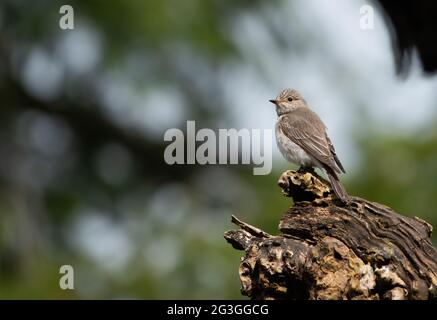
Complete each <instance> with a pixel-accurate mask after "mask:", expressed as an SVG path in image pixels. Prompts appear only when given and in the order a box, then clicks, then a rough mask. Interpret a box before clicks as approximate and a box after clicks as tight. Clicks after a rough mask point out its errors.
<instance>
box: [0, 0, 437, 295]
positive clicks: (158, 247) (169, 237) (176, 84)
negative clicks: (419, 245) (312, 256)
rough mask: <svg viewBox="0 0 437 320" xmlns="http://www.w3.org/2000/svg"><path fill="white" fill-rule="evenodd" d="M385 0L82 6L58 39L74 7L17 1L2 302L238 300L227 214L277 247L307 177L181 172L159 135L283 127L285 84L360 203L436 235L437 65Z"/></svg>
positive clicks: (2, 116) (1, 71)
mask: <svg viewBox="0 0 437 320" xmlns="http://www.w3.org/2000/svg"><path fill="white" fill-rule="evenodd" d="M384 2H385V1H381V3H383V5H382V6H381V5H380V2H366V1H360V0H356V1H349V0H336V1H331V0H294V1H287V0H276V1H269V2H266V1H254V0H250V1H249V0H247V1H221V0H213V1H211V0H209V1H201V0H187V1H177V0H166V1H161V0H147V1H140V0H124V1H118V0H113V1H99V0H94V1H82V2H79V1H71V2H70V3H68V4H70V5H72V7H73V8H74V30H62V29H60V27H59V20H60V18H61V17H62V15H61V14H60V13H59V8H60V7H61V5H63V4H66V3H64V2H61V1H48V0H39V1H37V2H36V1H34V2H31V1H23V0H14V1H12V0H3V1H2V2H1V4H0V103H1V106H0V298H43V299H45V298H49V299H52V298H65V299H78V298H82V299H88V298H97V299H101V298H140V299H173V298H175V299H176V298H179V299H200V298H204V299H223V298H242V296H241V295H240V293H239V287H240V283H239V278H238V265H239V257H240V255H241V252H237V251H236V250H233V249H232V248H231V247H230V246H229V245H228V244H227V243H226V242H225V240H224V239H223V233H224V231H226V230H228V229H231V228H233V226H231V224H230V216H231V214H236V215H237V216H238V217H239V218H241V219H243V220H245V221H247V222H249V223H251V224H253V225H256V226H259V227H262V228H263V229H264V230H266V231H267V232H270V233H276V232H277V223H278V220H279V218H280V216H281V215H282V213H283V212H285V211H286V210H287V208H288V207H289V206H290V204H291V202H290V199H287V198H284V197H283V196H282V195H281V194H280V190H279V188H278V187H277V185H276V182H277V178H278V177H279V175H280V173H281V172H282V171H283V170H286V169H289V168H293V166H292V165H290V164H287V163H286V162H285V161H284V160H283V159H282V157H281V156H280V154H279V152H278V150H277V148H276V145H275V144H274V145H273V148H274V149H273V152H274V163H273V169H274V170H273V172H272V173H271V174H270V175H266V176H253V175H252V167H251V166H238V165H229V166H224V165H215V166H199V165H179V166H168V165H166V164H165V162H164V160H163V151H164V148H165V146H166V145H167V144H168V143H167V142H164V140H163V135H164V132H165V130H167V129H168V128H172V127H176V128H181V129H182V130H184V131H185V126H186V121H187V120H195V121H196V126H197V128H202V127H208V128H212V129H218V128H249V129H251V128H257V129H272V128H273V126H274V123H275V121H276V114H275V111H274V108H273V106H272V105H271V104H269V103H268V102H267V100H268V99H271V98H273V97H275V96H276V95H277V93H278V92H279V91H280V90H281V89H283V88H286V87H293V88H296V89H298V90H299V91H300V92H301V93H302V94H303V96H304V97H305V98H306V100H307V101H308V102H309V104H310V105H311V106H312V108H313V109H314V110H315V111H316V112H317V113H318V114H319V115H320V116H321V118H322V119H323V120H324V121H325V123H326V124H327V126H328V128H329V133H330V135H331V139H332V140H333V142H334V144H335V146H336V149H337V153H338V155H339V157H340V159H341V160H342V162H343V164H344V166H345V168H346V170H347V172H348V174H347V175H345V176H343V178H342V179H343V182H344V183H345V185H346V187H347V189H348V191H349V193H350V194H352V195H357V196H360V197H364V198H367V199H369V200H373V201H377V202H380V203H383V204H385V205H388V206H390V207H392V208H393V209H394V210H395V211H397V212H399V213H402V214H405V215H408V216H418V217H420V218H422V219H424V220H426V221H428V222H429V223H431V224H433V225H434V226H436V225H437V214H436V209H435V204H434V201H435V199H436V196H437V183H436V181H437V105H436V104H437V90H436V88H437V78H436V77H433V76H432V71H433V70H435V69H433V68H434V67H433V64H432V63H433V61H434V63H436V60H435V59H436V58H435V57H436V55H424V54H422V53H423V51H421V50H420V48H419V46H418V47H417V48H415V47H414V35H415V34H414V32H412V30H413V29H412V28H413V26H408V28H407V32H406V33H403V34H402V33H399V32H400V31H399V30H401V31H402V29H399V28H398V29H396V19H394V20H393V21H394V25H393V24H391V20H390V17H389V15H387V14H386V12H388V13H390V12H392V13H393V12H395V13H396V12H397V11H396V10H395V11H390V8H389V7H384ZM368 4H370V5H371V6H372V7H373V8H374V13H375V19H374V28H373V29H366V30H363V29H362V28H360V18H361V15H360V8H361V7H362V6H363V5H368ZM383 7H384V8H385V9H384V8H383ZM404 9H405V8H404ZM404 12H405V11H404ZM413 12H414V10H413V8H409V9H408V11H407V14H408V15H409V16H410V17H413V16H414V15H413ZM425 12H427V13H429V12H431V10H425ZM434 12H436V11H435V10H434ZM398 13H399V12H398ZM394 17H395V18H396V16H394ZM414 17H415V18H417V19H416V20H415V21H416V22H417V21H421V22H422V24H425V23H424V21H427V20H426V19H425V18H423V17H422V16H420V13H418V14H417V15H416V16H414ZM391 18H392V19H393V17H391ZM400 21H404V20H402V19H400ZM433 30H435V29H433ZM404 31H405V30H404ZM418 32H419V33H418V34H419V38H421V41H422V40H423V37H420V35H422V34H421V33H420V30H419V31H418ZM405 34H406V35H407V38H402V35H405ZM408 36H411V37H412V38H408ZM416 38H417V37H416ZM434 43H436V41H434ZM422 45H423V41H422ZM425 47H426V41H425ZM418 48H419V49H418ZM422 48H423V47H422ZM433 59H434V60H433ZM430 61H431V62H430ZM434 66H435V65H434ZM434 240H435V238H434ZM65 264H68V265H72V266H73V267H74V270H75V274H74V275H75V284H74V285H75V289H74V290H65V291H64V290H61V289H60V288H59V278H60V276H61V275H60V274H59V267H60V266H61V265H65Z"/></svg>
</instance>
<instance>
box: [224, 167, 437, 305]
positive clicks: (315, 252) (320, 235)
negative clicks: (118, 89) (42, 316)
mask: <svg viewBox="0 0 437 320" xmlns="http://www.w3.org/2000/svg"><path fill="white" fill-rule="evenodd" d="M278 184H279V186H280V187H281V188H282V191H283V193H284V194H285V195H286V196H288V197H292V198H293V199H294V205H293V206H292V207H291V208H290V209H289V210H288V211H287V212H286V213H285V214H284V216H283V217H282V218H281V220H280V222H279V230H280V234H279V235H277V236H273V235H270V234H268V233H266V232H264V231H262V230H261V229H258V228H255V227H253V226H251V225H249V224H247V223H245V222H242V221H240V220H238V219H237V218H235V217H232V222H234V223H235V224H236V225H238V226H239V227H240V229H239V230H233V231H228V232H226V233H225V239H226V240H227V241H228V242H229V243H230V244H232V246H233V247H234V248H236V249H238V250H244V251H245V256H244V257H243V258H242V261H241V264H240V269H239V274H240V280H241V284H242V288H241V293H242V294H243V295H246V296H249V297H251V298H253V299H393V300H395V299H400V300H402V299H409V300H415V299H436V298H437V250H436V249H435V248H434V247H433V246H432V244H431V241H430V235H431V231H432V227H431V225H429V224H428V223H427V222H425V221H423V220H421V219H419V218H416V217H415V218H408V217H404V216H402V215H399V214H397V213H395V212H394V211H392V210H391V209H390V208H388V207H386V206H383V205H381V204H378V203H375V202H370V201H367V200H364V199H361V198H358V197H351V199H350V202H349V203H348V204H342V203H340V202H337V201H336V200H335V199H334V196H333V193H332V190H331V189H330V186H329V183H327V182H326V181H325V180H323V179H322V178H321V177H319V176H318V175H316V174H315V173H314V172H306V173H302V172H295V171H286V172H284V173H283V174H282V175H281V177H280V179H279V182H278Z"/></svg>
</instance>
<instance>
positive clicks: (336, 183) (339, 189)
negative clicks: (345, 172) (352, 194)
mask: <svg viewBox="0 0 437 320" xmlns="http://www.w3.org/2000/svg"><path fill="white" fill-rule="evenodd" d="M326 173H327V174H328V177H329V181H330V182H331V187H332V190H334V193H335V195H336V196H337V197H338V198H339V199H340V200H341V201H342V202H343V203H347V202H348V200H349V196H348V194H347V192H346V189H345V188H344V187H343V185H342V184H341V182H340V180H339V179H338V176H337V174H336V173H335V172H333V171H332V170H327V172H326Z"/></svg>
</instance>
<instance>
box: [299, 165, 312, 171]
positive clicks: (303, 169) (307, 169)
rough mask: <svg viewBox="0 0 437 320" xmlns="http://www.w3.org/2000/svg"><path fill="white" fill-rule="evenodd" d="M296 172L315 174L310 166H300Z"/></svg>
mask: <svg viewBox="0 0 437 320" xmlns="http://www.w3.org/2000/svg"><path fill="white" fill-rule="evenodd" d="M297 172H299V173H305V172H311V173H315V171H314V168H313V167H311V166H305V165H301V166H300V167H299V169H297Z"/></svg>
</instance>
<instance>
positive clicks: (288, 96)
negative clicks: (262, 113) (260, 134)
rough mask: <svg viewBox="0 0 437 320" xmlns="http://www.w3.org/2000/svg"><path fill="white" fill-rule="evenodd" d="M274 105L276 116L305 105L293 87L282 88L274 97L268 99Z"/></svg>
mask: <svg viewBox="0 0 437 320" xmlns="http://www.w3.org/2000/svg"><path fill="white" fill-rule="evenodd" d="M269 101H270V102H271V103H273V104H274V105H275V106H276V113H277V114H278V116H281V115H283V114H286V113H289V112H291V111H293V110H296V109H298V108H302V107H306V102H305V100H304V99H303V98H302V96H301V95H300V93H299V92H297V90H294V89H285V90H282V91H281V92H280V93H279V95H278V96H277V97H276V99H272V100H269Z"/></svg>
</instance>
